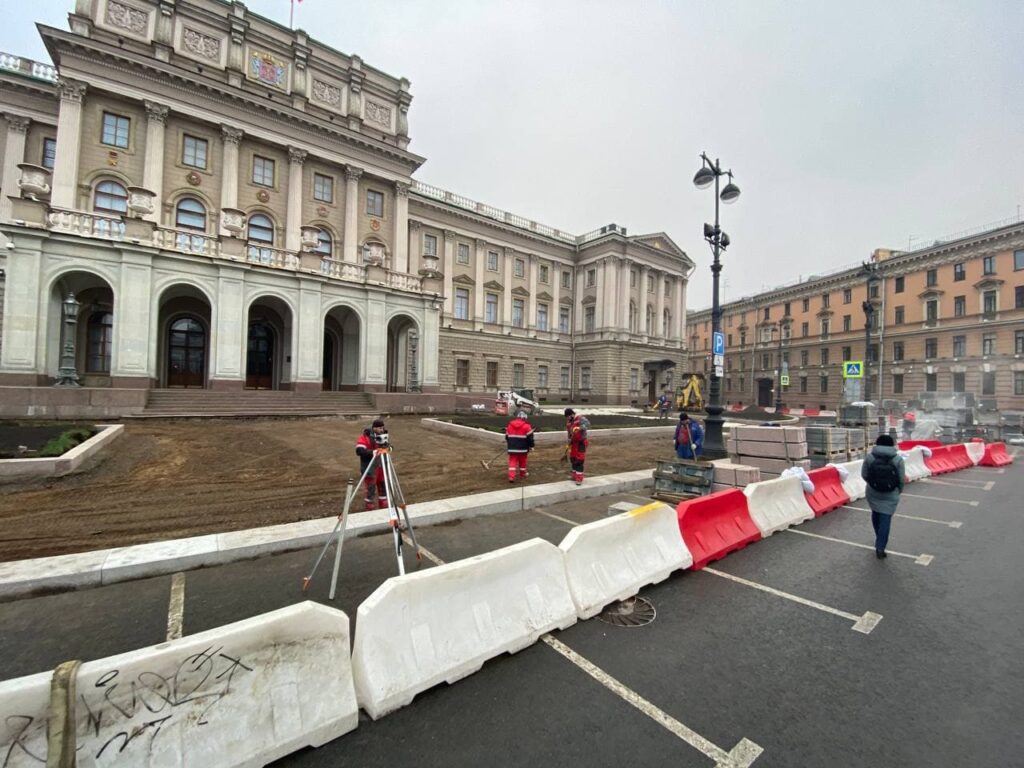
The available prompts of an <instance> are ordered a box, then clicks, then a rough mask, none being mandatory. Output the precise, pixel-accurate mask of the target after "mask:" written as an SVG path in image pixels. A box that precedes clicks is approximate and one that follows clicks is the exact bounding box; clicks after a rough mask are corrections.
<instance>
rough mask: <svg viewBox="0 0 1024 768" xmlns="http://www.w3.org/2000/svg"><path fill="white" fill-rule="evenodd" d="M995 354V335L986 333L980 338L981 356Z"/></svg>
mask: <svg viewBox="0 0 1024 768" xmlns="http://www.w3.org/2000/svg"><path fill="white" fill-rule="evenodd" d="M995 353H996V335H995V334H994V333H986V334H984V335H983V336H982V337H981V354H983V355H986V356H987V355H994V354H995Z"/></svg>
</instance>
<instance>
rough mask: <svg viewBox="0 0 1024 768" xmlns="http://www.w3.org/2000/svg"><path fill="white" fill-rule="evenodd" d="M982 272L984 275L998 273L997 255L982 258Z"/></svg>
mask: <svg viewBox="0 0 1024 768" xmlns="http://www.w3.org/2000/svg"><path fill="white" fill-rule="evenodd" d="M981 273H982V274H983V275H994V274H995V273H996V257H995V256H986V257H985V258H983V259H982V260H981Z"/></svg>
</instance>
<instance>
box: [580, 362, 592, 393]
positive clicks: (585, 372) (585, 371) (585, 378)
mask: <svg viewBox="0 0 1024 768" xmlns="http://www.w3.org/2000/svg"><path fill="white" fill-rule="evenodd" d="M580 389H590V366H589V365H584V366H583V367H581V368H580Z"/></svg>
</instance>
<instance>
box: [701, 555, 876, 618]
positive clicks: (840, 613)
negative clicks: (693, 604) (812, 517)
mask: <svg viewBox="0 0 1024 768" xmlns="http://www.w3.org/2000/svg"><path fill="white" fill-rule="evenodd" d="M697 573H711V574H714V575H715V576H721V577H722V578H723V579H729V580H731V581H735V582H738V583H739V584H746V585H747V586H748V587H753V588H754V589H760V590H761V591H762V592H767V593H768V594H770V595H775V596H776V597H781V598H784V599H786V600H792V601H793V602H794V603H800V605H806V606H808V607H809V608H815V609H817V610H819V611H824V612H825V613H831V614H832V615H833V616H841V617H842V618H844V619H849V620H850V621H852V622H854V624H853V626H852V627H851V629H852V630H853V631H854V632H862V633H863V634H865V635H867V634H870V633H871V630H873V629H874V628H875V627H877V626H878V622H880V621H881V620H882V614H880V613H872V612H871V611H865V613H864V615H863V616H854V615H853V614H852V613H847V612H846V611H840V610H839V609H838V608H831V607H829V606H827V605H822V604H821V603H816V602H814V601H813V600H808V599H807V598H805V597H797V596H796V595H791V594H789V593H788V592H782V591H781V590H778V589H774V588H772V587H767V586H765V585H764V584H758V583H757V582H756V581H748V580H747V579H741V578H740V577H739V576H733V575H732V574H731V573H725V572H723V571H717V570H715V569H714V568H708V567H706V566H705V567H704V568H702V569H701V570H699V571H697Z"/></svg>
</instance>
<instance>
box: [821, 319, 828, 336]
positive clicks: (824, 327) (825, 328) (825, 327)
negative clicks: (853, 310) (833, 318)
mask: <svg viewBox="0 0 1024 768" xmlns="http://www.w3.org/2000/svg"><path fill="white" fill-rule="evenodd" d="M829 326H830V323H829V321H828V318H825V319H824V320H822V321H821V338H823V339H827V338H828V332H829Z"/></svg>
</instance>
